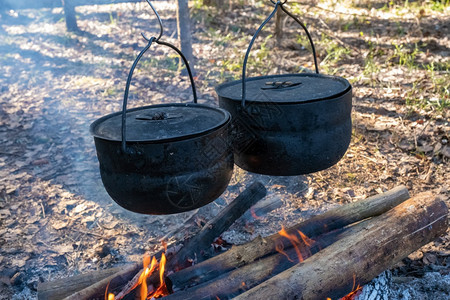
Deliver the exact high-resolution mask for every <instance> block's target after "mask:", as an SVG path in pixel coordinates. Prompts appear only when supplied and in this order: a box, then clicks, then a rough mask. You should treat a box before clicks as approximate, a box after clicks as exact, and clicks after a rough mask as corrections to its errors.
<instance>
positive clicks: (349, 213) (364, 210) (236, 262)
mask: <svg viewBox="0 0 450 300" xmlns="http://www.w3.org/2000/svg"><path fill="white" fill-rule="evenodd" d="M408 198H409V193H408V190H407V189H406V187H404V186H398V187H395V188H393V189H392V190H390V191H387V192H385V193H383V194H379V195H375V196H372V197H369V198H367V199H364V200H361V201H358V202H353V203H350V204H346V205H344V206H341V207H338V208H335V209H331V210H329V211H327V212H325V213H324V214H322V215H318V216H315V217H312V218H310V219H308V220H306V221H304V222H301V223H299V224H297V225H295V226H293V227H291V228H289V229H287V231H288V232H289V233H291V234H296V233H297V230H299V231H301V232H303V233H304V234H305V235H306V236H308V237H309V238H315V237H317V236H319V235H321V234H323V233H327V232H330V231H333V230H335V229H339V228H343V227H345V226H347V225H349V224H352V223H355V222H358V221H361V220H364V219H366V218H370V217H374V216H377V215H380V214H382V213H384V212H386V211H388V210H389V209H391V208H393V207H395V206H397V205H398V204H400V203H402V202H403V201H405V200H406V199H408ZM279 241H282V242H283V243H284V244H285V245H287V244H288V243H289V242H288V241H287V240H286V239H285V238H283V237H281V236H280V235H279V234H274V235H271V236H268V237H266V238H261V237H258V238H256V239H254V240H253V241H251V242H249V243H246V244H243V245H239V246H233V247H232V248H231V249H230V250H228V251H227V252H225V253H223V254H220V255H218V256H215V257H213V258H211V259H208V260H207V261H204V262H201V263H200V264H198V265H195V266H194V267H190V268H186V269H184V270H180V271H178V272H176V273H173V274H171V275H169V276H168V278H169V280H170V281H171V282H172V283H173V286H174V289H175V290H179V289H184V288H186V287H188V286H192V285H196V284H200V283H202V282H205V281H208V280H211V279H213V278H215V277H218V276H220V275H221V274H223V273H225V272H228V271H230V270H232V269H235V268H238V267H241V266H244V265H246V264H249V263H251V262H253V261H255V260H257V259H259V258H260V257H263V256H266V255H269V254H273V253H276V252H277V251H276V245H277V243H278V242H279Z"/></svg>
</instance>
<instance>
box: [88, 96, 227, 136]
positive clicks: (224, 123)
mask: <svg viewBox="0 0 450 300" xmlns="http://www.w3.org/2000/svg"><path fill="white" fill-rule="evenodd" d="M165 106H166V107H169V106H177V107H194V108H195V107H200V108H206V109H213V110H216V111H219V112H221V113H222V114H223V115H224V118H223V120H222V121H220V122H219V123H218V124H217V125H215V126H213V127H211V128H207V129H204V130H200V131H197V132H193V133H190V134H185V135H180V136H175V137H169V138H160V139H147V140H128V139H127V141H126V142H127V144H128V143H145V144H162V143H167V142H176V141H183V140H189V139H193V138H196V137H200V136H204V135H207V134H209V133H211V132H215V131H218V130H220V129H221V128H222V127H224V126H227V125H228V124H229V123H230V122H231V114H230V113H229V112H228V111H227V110H225V109H223V108H220V107H213V106H209V105H205V104H200V103H164V104H154V105H147V106H141V107H136V108H131V109H127V113H128V112H133V111H137V110H143V109H148V108H156V107H165ZM119 115H122V111H119V112H115V113H111V114H108V115H105V116H103V117H101V118H99V119H97V120H95V121H94V122H92V123H91V125H90V126H89V132H90V133H91V135H92V136H93V137H94V138H98V139H101V140H104V141H110V142H119V143H121V142H122V140H121V139H114V138H109V137H105V136H102V135H100V134H98V133H97V132H96V127H97V126H98V125H100V124H101V123H103V122H104V121H105V120H107V119H110V118H112V117H116V116H119Z"/></svg>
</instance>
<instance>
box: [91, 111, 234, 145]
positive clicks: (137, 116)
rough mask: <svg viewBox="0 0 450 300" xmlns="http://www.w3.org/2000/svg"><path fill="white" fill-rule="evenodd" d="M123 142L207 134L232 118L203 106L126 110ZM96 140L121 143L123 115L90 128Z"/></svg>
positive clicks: (174, 138)
mask: <svg viewBox="0 0 450 300" xmlns="http://www.w3.org/2000/svg"><path fill="white" fill-rule="evenodd" d="M126 116H127V121H126V131H127V132H126V141H127V142H128V141H130V142H133V141H134V142H162V141H168V140H180V139H186V138H190V137H194V136H198V135H202V134H205V133H208V132H210V131H212V130H214V129H216V128H218V127H221V126H222V125H224V124H225V123H227V122H228V121H229V120H230V118H231V116H230V114H229V113H228V112H227V111H226V110H223V109H221V108H215V107H210V106H207V105H203V104H193V103H188V104H182V103H180V104H177V103H176V104H159V105H151V106H144V107H139V108H134V109H129V110H128V111H127V114H126ZM90 131H91V134H92V135H94V136H95V137H98V138H102V139H106V140H112V141H122V112H118V113H114V114H110V115H107V116H104V117H102V118H100V119H98V120H96V121H95V122H94V123H92V124H91V127H90Z"/></svg>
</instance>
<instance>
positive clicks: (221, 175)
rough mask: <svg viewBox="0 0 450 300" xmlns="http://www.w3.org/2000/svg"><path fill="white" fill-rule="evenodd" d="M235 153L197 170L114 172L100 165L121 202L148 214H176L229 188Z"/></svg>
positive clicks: (110, 191)
mask: <svg viewBox="0 0 450 300" xmlns="http://www.w3.org/2000/svg"><path fill="white" fill-rule="evenodd" d="M232 170H233V157H232V154H228V157H225V159H224V160H221V161H218V162H216V163H215V164H214V165H213V166H211V167H209V168H206V169H202V170H199V171H196V172H187V173H184V174H183V173H177V174H166V175H165V176H164V175H161V174H152V172H148V173H147V174H142V173H131V172H123V173H117V172H111V171H109V170H107V169H104V168H102V167H100V174H101V178H102V181H103V185H104V186H105V189H106V191H107V192H108V194H109V195H110V196H111V198H112V199H113V200H114V201H115V202H116V203H117V204H119V205H120V206H122V207H123V208H125V209H128V210H130V211H134V212H137V213H144V214H173V213H179V212H184V211H188V210H192V209H195V208H198V207H201V206H203V205H206V204H208V203H210V202H211V201H213V200H215V199H217V198H218V197H219V196H220V195H221V194H222V193H223V191H224V190H225V189H226V187H227V185H228V182H229V180H230V178H231V175H232Z"/></svg>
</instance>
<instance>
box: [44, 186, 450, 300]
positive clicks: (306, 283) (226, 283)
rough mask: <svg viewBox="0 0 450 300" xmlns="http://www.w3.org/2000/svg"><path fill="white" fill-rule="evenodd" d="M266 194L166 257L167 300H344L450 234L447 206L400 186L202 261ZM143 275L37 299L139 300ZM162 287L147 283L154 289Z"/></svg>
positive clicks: (106, 274) (65, 286)
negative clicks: (110, 296)
mask: <svg viewBox="0 0 450 300" xmlns="http://www.w3.org/2000/svg"><path fill="white" fill-rule="evenodd" d="M265 195H266V190H265V188H264V186H263V185H261V184H260V183H254V184H253V185H251V186H250V187H249V188H247V190H245V191H244V192H243V193H242V194H241V195H239V196H238V197H237V198H236V199H235V200H234V201H233V202H232V203H230V204H229V205H228V206H227V207H226V208H225V209H224V211H223V212H222V213H220V214H219V215H218V216H216V217H215V218H214V219H213V220H211V221H210V222H209V223H208V224H206V225H205V226H204V228H203V229H202V230H201V232H200V233H199V234H197V235H196V236H195V237H193V238H192V239H190V240H188V241H186V242H185V243H184V245H178V246H176V247H172V249H171V250H169V251H168V252H167V259H168V260H167V265H166V274H168V275H167V276H166V277H165V282H166V284H167V287H168V289H169V291H170V292H171V294H170V295H168V296H166V297H164V298H165V299H196V300H197V299H222V300H223V299H231V298H233V299H326V298H332V299H338V298H340V297H343V296H344V295H346V294H348V293H349V292H351V291H352V289H354V287H355V283H356V284H357V285H359V286H363V285H364V284H366V283H368V282H369V281H371V280H372V279H373V278H375V277H376V276H377V275H379V274H380V273H382V272H383V271H384V270H386V269H389V268H391V267H393V266H394V265H395V264H396V263H398V262H399V261H400V260H402V259H403V258H405V257H406V256H408V255H409V254H410V253H412V252H414V251H415V250H417V249H419V248H421V247H422V246H423V245H425V244H427V243H429V242H431V241H433V240H434V239H436V238H437V237H439V236H441V235H443V234H445V233H446V231H447V228H448V218H447V216H448V208H447V206H446V204H445V203H444V201H442V200H441V199H439V198H436V197H434V196H433V195H432V193H430V192H425V193H421V194H418V195H416V196H414V197H412V198H410V197H409V193H408V191H407V189H406V188H405V187H396V188H394V189H392V190H390V191H388V192H385V193H383V194H379V195H376V196H372V197H369V198H367V199H365V200H361V201H358V202H354V203H350V204H347V205H344V206H341V207H338V208H335V209H332V210H329V211H328V212H326V213H324V214H322V215H318V216H315V217H312V218H310V219H309V220H307V221H304V222H302V223H299V224H297V225H295V226H293V227H291V228H288V229H284V230H282V231H280V233H277V234H273V235H271V236H268V237H264V238H262V237H258V238H256V239H254V240H253V241H251V242H249V243H246V244H243V245H239V246H233V247H232V248H231V249H230V250H228V251H226V252H224V253H222V254H219V255H217V256H214V257H212V258H209V259H206V260H203V259H204V258H203V256H202V252H203V251H205V249H208V248H210V245H211V243H212V242H213V241H214V240H215V238H217V237H218V236H220V235H221V234H222V232H224V231H225V230H226V229H227V228H228V227H229V226H230V225H231V224H232V223H233V222H234V221H235V220H236V219H238V218H239V217H240V216H241V215H242V214H243V213H244V212H245V211H247V210H248V209H249V208H250V207H251V206H253V205H254V204H255V203H256V202H257V201H258V200H260V199H261V198H263V197H264V196H265ZM155 255H156V256H157V257H158V258H159V257H160V256H161V253H157V254H155ZM202 260H203V261H202ZM193 261H195V262H196V263H195V264H194V265H192V262H193ZM141 269H142V267H141V266H140V264H132V265H126V266H121V267H117V268H114V269H109V270H102V271H96V272H92V273H89V274H84V275H79V276H75V277H72V278H70V279H63V280H56V281H53V282H48V283H42V284H40V285H39V287H38V298H39V299H43V300H44V299H104V297H105V290H106V287H107V286H108V290H109V291H111V292H113V293H114V294H116V295H118V294H120V295H124V296H123V297H122V296H120V297H119V298H122V299H134V297H135V294H136V291H137V290H139V289H136V288H135V289H133V290H131V289H130V287H132V286H135V283H136V278H138V275H139V274H140V273H141V272H142V270H141ZM136 274H138V275H136ZM159 281H160V279H159V276H156V275H155V276H149V277H148V278H147V284H148V285H149V286H150V285H152V286H154V287H156V286H159V284H160V282H159ZM116 299H118V298H116Z"/></svg>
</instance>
